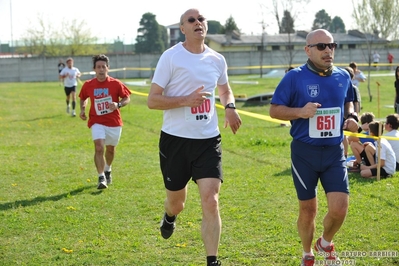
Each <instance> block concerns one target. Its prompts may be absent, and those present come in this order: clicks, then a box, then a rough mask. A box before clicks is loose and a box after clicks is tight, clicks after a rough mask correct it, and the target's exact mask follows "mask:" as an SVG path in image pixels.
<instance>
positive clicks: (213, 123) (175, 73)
mask: <svg viewBox="0 0 399 266" xmlns="http://www.w3.org/2000/svg"><path fill="white" fill-rule="evenodd" d="M227 82H228V76H227V64H226V60H225V58H224V57H223V56H222V55H221V54H219V53H217V52H215V51H214V50H212V49H211V48H209V47H208V46H206V45H205V51H204V52H203V53H201V54H193V53H190V52H189V51H187V50H186V49H185V48H184V47H183V45H182V43H181V42H180V43H178V44H176V45H174V46H173V47H171V48H169V49H168V50H166V51H165V52H164V53H163V54H162V55H161V57H160V59H159V61H158V64H157V67H156V69H155V72H154V77H153V79H152V83H156V84H158V85H159V86H160V87H162V88H163V89H164V91H163V94H164V95H165V96H171V97H174V96H185V95H189V94H191V93H192V92H193V91H195V90H196V89H198V88H199V87H201V86H202V85H204V89H203V91H207V92H210V93H212V95H211V96H209V97H208V98H207V100H206V101H205V102H204V104H203V105H202V106H200V107H197V108H191V107H179V108H174V109H169V110H164V115H163V125H162V131H164V132H165V133H168V134H170V135H174V136H178V137H183V138H191V139H206V138H212V137H216V136H217V135H219V134H220V131H219V126H218V117H217V113H216V110H215V88H216V87H217V85H218V84H219V85H223V84H226V83H227Z"/></svg>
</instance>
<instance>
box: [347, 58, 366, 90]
mask: <svg viewBox="0 0 399 266" xmlns="http://www.w3.org/2000/svg"><path fill="white" fill-rule="evenodd" d="M349 66H350V67H351V68H352V69H353V74H354V77H353V79H352V84H353V85H355V86H356V87H357V88H358V89H359V84H360V82H365V81H366V76H365V75H364V74H363V72H362V71H361V70H360V69H359V68H358V67H357V64H356V62H350V63H349Z"/></svg>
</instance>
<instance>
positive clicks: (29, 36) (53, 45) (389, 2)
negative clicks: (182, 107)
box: [16, 0, 399, 56]
mask: <svg viewBox="0 0 399 266" xmlns="http://www.w3.org/2000/svg"><path fill="white" fill-rule="evenodd" d="M309 1H310V0H273V1H272V5H271V7H269V6H268V7H266V6H262V7H261V8H264V9H266V10H267V12H269V13H271V15H272V17H274V18H275V20H276V22H277V25H278V29H279V33H287V34H293V33H295V32H296V29H295V22H296V21H297V20H298V18H299V17H300V15H301V10H302V8H298V4H300V5H302V6H303V5H306V4H308V3H309ZM352 5H353V9H354V11H353V17H354V19H355V21H356V24H357V25H356V26H357V29H358V30H360V31H361V32H363V33H365V34H369V35H371V36H374V37H381V38H391V39H397V38H398V37H399V28H398V25H399V16H398V14H399V0H352ZM280 14H282V17H281V18H280ZM262 23H263V22H262ZM139 24H140V26H139V28H138V30H137V37H136V43H135V45H134V51H135V53H136V54H139V53H162V52H163V51H164V50H165V49H167V48H168V47H169V43H168V33H167V28H166V27H165V26H162V25H160V24H159V23H158V22H157V20H156V15H154V14H152V13H150V12H147V13H145V14H143V15H142V17H141V19H140V22H139ZM262 27H263V29H265V27H264V25H262ZM311 28H312V30H313V29H320V28H322V29H326V30H328V31H330V32H332V33H346V26H345V23H344V21H343V20H342V18H341V17H339V16H335V17H333V18H331V17H330V16H329V14H328V13H327V11H326V10H324V9H322V10H320V11H318V12H317V13H316V14H315V18H314V20H313V25H312V27H311ZM233 31H235V32H237V33H241V30H240V29H239V27H238V25H237V24H236V22H235V20H234V18H233V17H232V16H230V17H229V18H228V19H227V20H226V22H225V24H224V25H222V24H221V23H220V22H219V21H216V20H208V34H225V33H229V32H233ZM178 40H179V41H184V35H183V34H181V33H180V36H179V39H178ZM22 43H23V45H22V46H20V47H18V48H17V50H16V52H17V53H21V54H32V55H37V56H78V55H93V54H100V53H108V51H109V50H110V47H111V45H112V44H98V38H97V37H96V36H94V35H93V34H92V32H91V31H90V28H89V27H88V26H87V24H86V22H85V21H84V20H81V21H78V20H76V19H74V20H72V21H63V22H62V25H61V29H57V28H54V27H53V26H52V24H46V23H45V21H44V20H43V19H42V18H40V17H39V18H38V26H36V27H34V26H32V27H30V28H28V29H27V30H26V32H25V33H24V35H23V38H22Z"/></svg>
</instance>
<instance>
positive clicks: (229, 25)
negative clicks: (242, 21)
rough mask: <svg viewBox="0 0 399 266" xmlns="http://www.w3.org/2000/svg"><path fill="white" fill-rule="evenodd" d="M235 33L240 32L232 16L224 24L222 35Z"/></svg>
mask: <svg viewBox="0 0 399 266" xmlns="http://www.w3.org/2000/svg"><path fill="white" fill-rule="evenodd" d="M233 31H237V32H238V33H240V30H239V29H238V27H237V24H236V22H235V21H234V18H233V17H232V16H230V17H229V18H228V19H227V20H226V23H225V24H224V27H223V28H222V30H221V33H222V34H226V33H231V32H233Z"/></svg>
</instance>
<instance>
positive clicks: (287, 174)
mask: <svg viewBox="0 0 399 266" xmlns="http://www.w3.org/2000/svg"><path fill="white" fill-rule="evenodd" d="M273 176H289V177H290V178H291V177H292V171H291V167H288V168H286V169H284V170H283V171H281V172H278V173H275V174H274V175H273Z"/></svg>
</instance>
